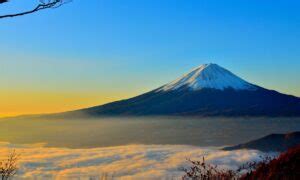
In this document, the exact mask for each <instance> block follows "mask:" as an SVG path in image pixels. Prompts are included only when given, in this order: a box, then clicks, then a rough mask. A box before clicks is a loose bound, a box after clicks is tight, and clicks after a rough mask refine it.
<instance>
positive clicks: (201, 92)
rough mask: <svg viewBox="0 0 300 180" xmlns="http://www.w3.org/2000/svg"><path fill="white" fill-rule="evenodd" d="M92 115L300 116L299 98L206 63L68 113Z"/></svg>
mask: <svg viewBox="0 0 300 180" xmlns="http://www.w3.org/2000/svg"><path fill="white" fill-rule="evenodd" d="M77 113H81V114H86V115H89V116H95V117H98V116H150V115H155V116H156V115H157V116H160V115H162V116H163V115H166V116H173V115H178V116H273V117H274V116H300V98H298V97H295V96H291V95H285V94H281V93H279V92H276V91H273V90H268V89H265V88H262V87H259V86H257V85H254V84H251V83H248V82H247V81H245V80H243V79H241V78H239V77H238V76H236V75H234V74H233V73H231V72H230V71H228V70H226V69H224V68H222V67H220V66H218V65H216V64H204V65H202V66H200V67H198V68H196V69H194V70H192V71H191V72H190V73H188V74H186V75H184V76H182V77H181V78H178V79H177V80H175V81H173V82H171V83H168V84H166V85H164V86H162V87H160V88H158V89H155V90H153V91H150V92H148V93H145V94H142V95H139V96H137V97H133V98H130V99H127V100H121V101H117V102H113V103H108V104H105V105H101V106H96V107H91V108H86V109H81V110H77V111H72V112H68V113H65V115H66V116H69V115H71V116H72V114H77Z"/></svg>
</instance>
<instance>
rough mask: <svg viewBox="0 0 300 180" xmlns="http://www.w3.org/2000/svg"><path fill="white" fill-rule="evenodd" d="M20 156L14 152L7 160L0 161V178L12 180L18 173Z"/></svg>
mask: <svg viewBox="0 0 300 180" xmlns="http://www.w3.org/2000/svg"><path fill="white" fill-rule="evenodd" d="M18 159H19V156H18V154H17V153H16V152H15V151H12V152H11V153H10V154H9V156H8V157H7V159H5V160H3V161H0V178H1V180H8V179H11V178H12V177H13V176H14V175H15V174H16V172H17V161H18Z"/></svg>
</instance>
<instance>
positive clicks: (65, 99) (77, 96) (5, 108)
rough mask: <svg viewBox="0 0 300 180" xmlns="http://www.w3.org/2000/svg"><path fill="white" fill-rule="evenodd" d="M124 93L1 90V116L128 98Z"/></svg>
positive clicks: (62, 109) (61, 109)
mask: <svg viewBox="0 0 300 180" xmlns="http://www.w3.org/2000/svg"><path fill="white" fill-rule="evenodd" d="M128 97H129V95H128V94H122V93H113V94H112V93H108V92H107V93H103V92H102V93H96V92H93V93H91V92H89V93H79V92H78V93H69V92H25V91H23V92H20V91H16V92H12V91H9V92H8V91H6V92H4V91H1V92H0V99H1V102H0V118H1V117H10V116H19V115H27V114H44V113H57V112H64V111H69V110H75V109H80V108H86V107H90V106H96V105H101V104H105V103H108V102H112V101H116V100H120V99H125V98H128Z"/></svg>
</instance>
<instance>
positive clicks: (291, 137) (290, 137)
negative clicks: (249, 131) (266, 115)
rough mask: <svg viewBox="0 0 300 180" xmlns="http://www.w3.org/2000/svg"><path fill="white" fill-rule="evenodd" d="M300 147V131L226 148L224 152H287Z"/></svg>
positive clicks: (272, 135)
mask: <svg viewBox="0 0 300 180" xmlns="http://www.w3.org/2000/svg"><path fill="white" fill-rule="evenodd" d="M297 145H300V131H298V132H292V133H287V134H270V135H268V136H265V137H262V138H260V139H257V140H253V141H250V142H247V143H245V144H239V145H237V146H231V147H225V148H224V149H223V150H229V151H231V150H237V149H256V150H260V151H264V152H270V151H280V152H283V151H286V150H287V149H289V148H292V147H294V146H297Z"/></svg>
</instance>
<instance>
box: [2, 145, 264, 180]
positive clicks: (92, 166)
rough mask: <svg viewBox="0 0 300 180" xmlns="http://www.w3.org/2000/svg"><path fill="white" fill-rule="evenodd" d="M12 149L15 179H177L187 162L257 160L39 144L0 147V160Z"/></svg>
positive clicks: (189, 149)
mask: <svg viewBox="0 0 300 180" xmlns="http://www.w3.org/2000/svg"><path fill="white" fill-rule="evenodd" d="M11 149H15V150H16V152H17V153H19V154H20V155H21V158H20V160H19V166H20V168H19V171H18V174H17V176H16V178H17V179H34V178H35V179H78V178H79V177H80V179H100V177H103V176H109V177H111V176H113V177H114V178H119V179H172V178H173V179H176V178H179V177H181V176H182V174H183V172H182V171H181V170H180V169H181V168H182V167H187V166H188V165H189V164H188V163H187V161H186V159H187V158H191V159H193V160H197V159H199V160H200V159H201V158H202V157H203V156H205V158H206V161H208V162H209V163H213V164H217V165H218V166H220V167H222V168H237V167H238V166H239V165H241V164H243V163H245V162H247V161H252V160H258V159H259V156H261V155H263V153H262V152H259V151H254V150H238V151H221V150H218V149H217V148H201V147H196V146H186V145H127V146H116V147H104V148H91V149H67V148H48V147H43V146H42V145H41V144H35V145H13V144H9V143H0V158H3V157H5V156H6V155H7V154H8V152H9V151H11Z"/></svg>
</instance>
